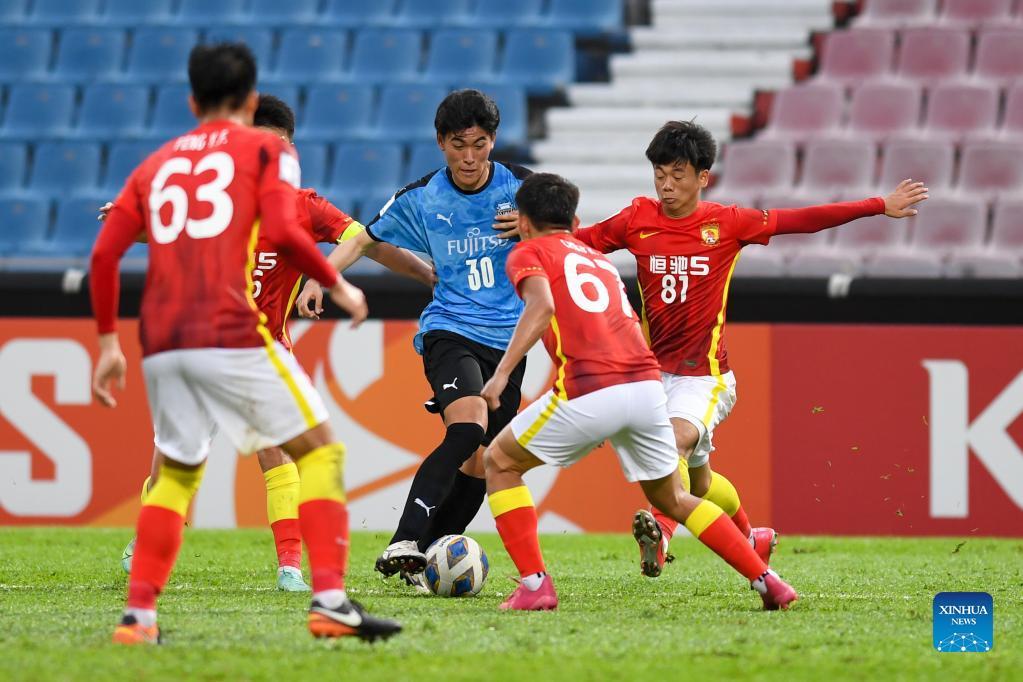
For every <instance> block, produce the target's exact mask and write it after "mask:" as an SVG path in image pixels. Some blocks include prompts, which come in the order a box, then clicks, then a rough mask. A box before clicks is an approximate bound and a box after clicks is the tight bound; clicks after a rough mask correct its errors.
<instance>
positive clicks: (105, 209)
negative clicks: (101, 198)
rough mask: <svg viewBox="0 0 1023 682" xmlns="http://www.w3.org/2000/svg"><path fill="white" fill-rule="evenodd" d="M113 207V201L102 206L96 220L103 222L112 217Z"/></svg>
mask: <svg viewBox="0 0 1023 682" xmlns="http://www.w3.org/2000/svg"><path fill="white" fill-rule="evenodd" d="M113 207H114V202H112V201H108V202H107V203H105V204H103V205H102V206H100V207H99V215H98V216H96V220H98V221H100V222H103V221H104V220H106V219H107V216H108V215H110V209H112V208H113Z"/></svg>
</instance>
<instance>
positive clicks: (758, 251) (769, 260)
mask: <svg viewBox="0 0 1023 682" xmlns="http://www.w3.org/2000/svg"><path fill="white" fill-rule="evenodd" d="M783 274H785V263H784V257H783V255H782V254H781V252H779V251H777V250H774V249H769V248H767V247H766V246H761V245H759V244H750V245H749V246H747V247H745V248H744V249H743V250H742V258H740V259H739V262H738V263H737V264H736V266H735V276H736V277H780V276H782V275H783Z"/></svg>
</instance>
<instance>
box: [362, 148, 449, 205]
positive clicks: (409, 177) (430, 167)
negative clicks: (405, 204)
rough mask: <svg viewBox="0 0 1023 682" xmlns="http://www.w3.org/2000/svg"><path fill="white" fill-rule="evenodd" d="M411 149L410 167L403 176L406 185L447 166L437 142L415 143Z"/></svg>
mask: <svg viewBox="0 0 1023 682" xmlns="http://www.w3.org/2000/svg"><path fill="white" fill-rule="evenodd" d="M410 147H411V153H410V154H409V162H408V166H407V167H406V169H405V172H404V174H403V175H402V180H403V182H404V183H405V184H408V183H410V182H413V181H415V180H418V179H419V178H421V177H423V176H424V175H426V174H427V173H429V172H431V171H435V170H437V169H438V168H442V167H443V166H444V165H445V161H444V154H443V153H442V152H441V150H440V149H439V148H438V147H437V143H436V142H435V141H431V142H415V143H413V144H412V145H410ZM378 208H379V207H378Z"/></svg>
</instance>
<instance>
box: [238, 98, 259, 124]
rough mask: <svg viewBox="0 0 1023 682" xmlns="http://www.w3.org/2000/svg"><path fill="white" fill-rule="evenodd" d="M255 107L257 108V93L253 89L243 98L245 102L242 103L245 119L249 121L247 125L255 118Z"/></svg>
mask: <svg viewBox="0 0 1023 682" xmlns="http://www.w3.org/2000/svg"><path fill="white" fill-rule="evenodd" d="M257 108H259V93H258V92H256V91H255V90H253V91H252V92H250V93H249V94H248V96H247V97H246V98H245V104H243V105H242V111H243V112H244V113H245V120H246V121H248V122H249V125H252V121H254V120H255V119H256V109H257Z"/></svg>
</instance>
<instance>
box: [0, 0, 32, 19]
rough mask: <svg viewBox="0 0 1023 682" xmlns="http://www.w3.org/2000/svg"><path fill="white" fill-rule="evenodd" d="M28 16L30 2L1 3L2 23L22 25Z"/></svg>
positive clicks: (6, 1) (22, 0)
mask: <svg viewBox="0 0 1023 682" xmlns="http://www.w3.org/2000/svg"><path fill="white" fill-rule="evenodd" d="M27 14H28V0H4V1H3V2H0V23H4V24H20V23H23V22H24V21H25V19H26V18H27V17H26V15H27Z"/></svg>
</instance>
